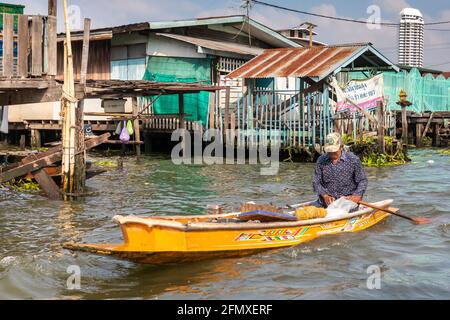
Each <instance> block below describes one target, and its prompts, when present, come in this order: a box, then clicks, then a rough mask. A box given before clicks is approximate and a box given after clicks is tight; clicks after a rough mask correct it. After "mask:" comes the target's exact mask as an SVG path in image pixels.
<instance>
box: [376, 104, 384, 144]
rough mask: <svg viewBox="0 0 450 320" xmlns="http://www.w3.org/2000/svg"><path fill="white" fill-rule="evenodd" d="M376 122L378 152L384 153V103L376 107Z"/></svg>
mask: <svg viewBox="0 0 450 320" xmlns="http://www.w3.org/2000/svg"><path fill="white" fill-rule="evenodd" d="M377 122H378V151H379V152H380V153H385V152H386V146H385V143H384V103H383V102H382V101H380V102H379V103H378V106H377Z"/></svg>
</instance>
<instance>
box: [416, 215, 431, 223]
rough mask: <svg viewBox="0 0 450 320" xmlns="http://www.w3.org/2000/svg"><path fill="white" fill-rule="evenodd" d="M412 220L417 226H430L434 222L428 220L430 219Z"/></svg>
mask: <svg viewBox="0 0 450 320" xmlns="http://www.w3.org/2000/svg"><path fill="white" fill-rule="evenodd" d="M412 220H413V221H414V222H415V223H416V224H430V223H431V222H432V220H431V219H428V218H417V217H414V218H412Z"/></svg>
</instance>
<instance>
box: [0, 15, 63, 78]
mask: <svg viewBox="0 0 450 320" xmlns="http://www.w3.org/2000/svg"><path fill="white" fill-rule="evenodd" d="M56 28H57V26H56V17H55V16H28V15H18V14H3V25H0V31H1V32H0V41H1V51H0V58H1V64H0V76H1V77H2V78H3V79H5V78H6V79H13V78H21V79H24V78H31V77H43V76H51V77H53V76H56V72H57V47H56V35H57V30H56Z"/></svg>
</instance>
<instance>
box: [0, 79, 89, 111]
mask: <svg viewBox="0 0 450 320" xmlns="http://www.w3.org/2000/svg"><path fill="white" fill-rule="evenodd" d="M2 82H3V81H0V89H1V84H2ZM5 82H6V81H5ZM61 95H62V86H61V85H54V86H51V87H47V88H43V89H39V90H36V89H32V88H28V89H21V90H20V91H10V90H8V91H3V92H2V94H0V105H17V104H29V103H40V102H57V101H60V100H61ZM75 97H76V98H77V99H83V98H84V93H83V91H82V88H81V86H76V92H75Z"/></svg>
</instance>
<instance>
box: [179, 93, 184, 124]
mask: <svg viewBox="0 0 450 320" xmlns="http://www.w3.org/2000/svg"><path fill="white" fill-rule="evenodd" d="M178 107H179V110H178V112H179V118H180V127H179V128H180V129H186V123H185V122H184V94H182V93H179V94H178Z"/></svg>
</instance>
